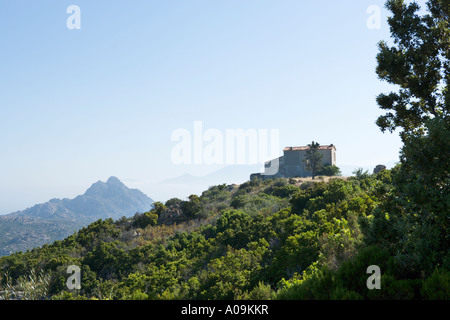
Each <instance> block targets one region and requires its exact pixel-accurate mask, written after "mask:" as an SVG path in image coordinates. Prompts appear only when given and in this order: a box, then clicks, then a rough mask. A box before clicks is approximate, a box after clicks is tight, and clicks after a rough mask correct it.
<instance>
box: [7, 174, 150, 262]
mask: <svg viewBox="0 0 450 320" xmlns="http://www.w3.org/2000/svg"><path fill="white" fill-rule="evenodd" d="M152 203H153V200H152V199H151V198H149V197H148V196H147V195H146V194H144V193H143V192H141V191H139V190H137V189H129V188H128V187H127V186H126V185H125V184H123V183H122V182H121V181H120V180H119V179H118V178H117V177H114V176H113V177H110V178H109V179H108V180H107V181H106V182H102V181H97V182H95V183H93V184H92V185H91V186H90V187H89V188H88V189H87V190H86V192H85V193H84V194H83V195H79V196H77V197H75V198H74V199H62V200H61V199H51V200H49V201H48V202H46V203H41V204H36V205H34V206H33V207H31V208H28V209H25V210H23V211H17V212H14V213H11V214H9V215H5V216H2V217H0V230H2V229H5V228H7V229H8V230H13V231H12V232H9V233H4V232H3V233H0V256H1V255H4V254H9V252H13V251H17V250H22V251H24V250H27V249H30V248H32V247H34V246H36V245H42V244H44V243H48V242H49V241H54V240H59V239H62V238H64V237H66V236H68V235H70V234H71V233H73V232H74V231H75V230H77V229H79V228H81V227H83V226H86V225H88V224H89V223H91V222H93V221H95V220H97V219H106V218H113V219H119V218H120V217H122V216H131V215H133V214H135V213H136V212H145V211H148V210H150V209H151V207H152ZM30 221H31V222H30ZM5 223H9V225H8V227H5Z"/></svg>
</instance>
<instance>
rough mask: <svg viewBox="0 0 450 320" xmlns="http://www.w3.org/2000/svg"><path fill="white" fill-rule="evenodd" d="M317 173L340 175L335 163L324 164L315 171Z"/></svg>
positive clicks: (320, 174) (321, 174)
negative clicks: (320, 168)
mask: <svg viewBox="0 0 450 320" xmlns="http://www.w3.org/2000/svg"><path fill="white" fill-rule="evenodd" d="M317 175H319V176H329V177H334V176H340V175H341V169H339V167H337V166H335V165H326V166H324V167H323V168H322V170H319V171H318V172H317Z"/></svg>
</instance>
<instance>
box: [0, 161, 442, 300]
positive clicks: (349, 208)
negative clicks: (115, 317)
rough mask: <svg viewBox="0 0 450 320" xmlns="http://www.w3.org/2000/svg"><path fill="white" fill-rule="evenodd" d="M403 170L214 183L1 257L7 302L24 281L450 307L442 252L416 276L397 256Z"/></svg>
mask: <svg viewBox="0 0 450 320" xmlns="http://www.w3.org/2000/svg"><path fill="white" fill-rule="evenodd" d="M398 170H399V168H398V167H397V168H395V169H394V170H385V171H382V172H380V173H379V174H377V175H370V174H368V173H367V172H366V173H364V172H357V173H356V176H354V177H350V178H348V179H330V180H329V181H328V182H320V181H318V180H317V181H305V182H302V181H298V180H296V179H275V180H266V181H261V180H259V179H256V180H252V181H249V182H246V183H243V184H241V185H225V184H224V185H218V186H213V187H210V188H209V189H208V190H206V191H204V192H203V193H202V195H200V196H196V195H192V196H190V197H189V199H188V200H180V199H170V200H168V201H167V202H166V203H165V204H162V203H159V202H156V203H155V204H154V208H153V209H152V210H151V211H148V212H144V213H140V214H136V215H134V216H133V217H131V218H125V217H124V218H121V219H118V220H115V221H114V220H113V219H106V220H98V221H96V222H94V223H92V224H90V225H89V226H88V227H85V228H83V229H81V230H80V231H78V232H77V233H75V234H73V235H71V236H69V237H67V238H66V239H64V240H62V241H56V242H54V243H53V244H51V245H44V246H43V247H41V248H38V249H33V250H31V251H29V252H26V253H16V254H12V255H10V256H8V257H3V258H0V274H7V277H3V279H2V282H0V283H2V285H3V295H4V296H5V295H7V296H8V297H9V298H14V297H17V292H18V291H21V290H23V288H27V286H26V284H27V281H29V280H27V279H29V278H27V277H28V275H29V274H30V273H31V274H32V275H33V277H34V278H33V279H34V280H33V281H34V283H37V284H38V285H37V286H36V287H37V288H39V290H29V291H26V290H25V291H22V292H21V293H20V294H19V296H20V297H21V298H36V297H45V298H51V299H74V298H76V299H213V300H215V299H292V298H293V299H298V298H302V299H317V298H318V299H372V298H375V299H379V298H382V299H391V298H394V299H395V298H406V299H427V298H433V297H435V296H438V297H447V298H448V295H449V292H448V288H449V287H448V286H447V287H445V281H448V279H449V272H448V269H447V268H446V267H442V266H443V263H444V264H445V258H443V257H444V255H442V256H441V257H439V256H436V255H434V256H433V258H432V259H434V260H433V263H434V265H433V266H432V267H423V268H422V269H420V270H417V269H416V265H415V264H414V263H413V262H411V261H409V260H408V253H407V252H406V251H403V252H402V254H401V255H399V252H400V251H399V248H402V246H403V244H402V243H401V242H399V240H398V239H399V237H398V230H397V226H396V225H394V224H392V220H390V219H393V218H394V212H393V211H391V213H390V217H388V216H387V214H386V213H385V212H386V211H385V210H386V208H388V206H389V205H393V203H394V202H392V201H395V199H394V198H395V197H391V196H392V195H393V194H395V187H394V184H393V182H392V181H393V177H395V176H397V175H398V173H397V171H398ZM409 257H412V256H409ZM428 259H431V257H428ZM408 261H409V262H408ZM429 262H430V261H429ZM69 265H77V266H79V267H80V268H81V289H80V290H75V291H74V290H68V289H67V288H66V284H65V281H66V278H67V274H66V269H67V267H68V266H69ZM369 265H378V266H380V268H381V270H382V272H383V273H382V281H383V286H382V289H381V290H369V289H368V288H367V286H366V280H367V278H368V276H369V275H368V274H367V273H366V268H367V267H368V266H369ZM405 270H408V272H407V273H405ZM445 279H447V280H445ZM8 288H9V289H8Z"/></svg>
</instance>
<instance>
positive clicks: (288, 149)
mask: <svg viewBox="0 0 450 320" xmlns="http://www.w3.org/2000/svg"><path fill="white" fill-rule="evenodd" d="M308 149H309V147H308V146H304V147H286V148H284V149H283V151H302V150H308ZM331 149H334V150H336V147H335V146H334V145H333V144H330V145H327V146H319V150H331Z"/></svg>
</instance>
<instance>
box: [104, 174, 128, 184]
mask: <svg viewBox="0 0 450 320" xmlns="http://www.w3.org/2000/svg"><path fill="white" fill-rule="evenodd" d="M106 184H112V185H120V186H125V185H124V184H123V182H122V181H120V180H119V178H117V177H114V176H111V177H109V178H108V180H106Z"/></svg>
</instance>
